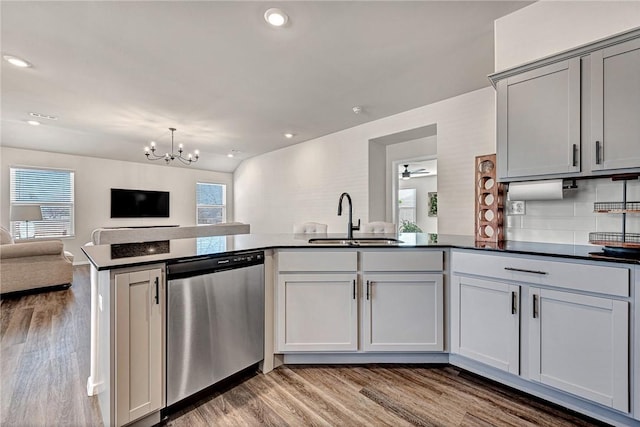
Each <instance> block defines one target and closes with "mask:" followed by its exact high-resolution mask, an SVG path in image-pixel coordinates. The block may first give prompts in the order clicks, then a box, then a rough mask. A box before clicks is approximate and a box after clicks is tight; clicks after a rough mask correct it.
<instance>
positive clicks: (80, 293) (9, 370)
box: [0, 266, 597, 427]
mask: <svg viewBox="0 0 640 427" xmlns="http://www.w3.org/2000/svg"><path fill="white" fill-rule="evenodd" d="M89 286H90V285H89V268H88V267H87V266H81V267H76V268H75V269H74V282H73V286H72V287H71V288H69V289H68V290H64V291H53V292H47V293H43V294H36V295H29V296H23V297H20V298H8V299H2V301H1V303H0V425H2V426H94V425H96V426H97V425H101V422H100V416H99V409H98V403H97V399H96V398H95V397H87V395H86V380H87V376H88V373H89V333H90V330H89V316H90V307H89V300H90V287H89ZM167 425H169V426H172V427H178V426H211V425H216V426H259V425H271V426H296V427H297V426H315V425H318V426H379V425H389V426H408V425H416V426H534V425H540V426H554V427H555V426H592V425H597V424H596V423H595V422H593V421H589V420H587V419H586V418H583V417H580V416H577V415H575V414H572V413H570V412H569V411H566V410H564V409H562V408H559V407H556V406H553V405H549V404H547V403H545V402H542V401H539V400H537V399H533V398H531V397H529V396H527V395H524V394H522V393H519V392H517V391H514V390H512V389H509V388H507V387H503V386H501V385H499V384H496V383H493V382H491V381H488V380H485V379H483V378H480V377H477V376H475V375H472V374H469V373H467V372H465V371H461V370H459V369H457V368H454V367H451V366H437V367H428V366H416V365H369V366H290V367H280V368H278V369H276V370H275V371H273V372H272V373H269V374H268V375H262V374H258V375H255V376H251V377H249V378H247V379H246V381H244V382H242V383H241V384H239V385H237V386H235V387H233V388H230V389H228V390H221V391H220V392H217V393H215V394H213V395H212V396H210V397H208V398H206V399H204V400H202V401H200V402H198V404H197V406H190V407H187V408H185V409H184V410H183V411H181V412H178V413H175V414H173V415H172V416H170V418H169V420H168V421H167Z"/></svg>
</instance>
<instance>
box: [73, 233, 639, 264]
mask: <svg viewBox="0 0 640 427" xmlns="http://www.w3.org/2000/svg"><path fill="white" fill-rule="evenodd" d="M313 237H318V236H315V235H296V234H239V235H232V236H210V237H201V238H188V239H175V240H170V241H161V242H137V248H138V249H139V248H140V247H143V248H150V247H153V245H152V244H153V243H163V244H164V246H162V247H165V246H168V247H170V250H168V252H165V253H155V254H146V253H145V255H141V256H140V255H133V256H123V257H120V258H113V257H112V254H113V250H114V248H118V249H120V248H123V247H124V248H126V247H127V245H133V246H136V243H133V244H122V245H95V246H84V247H82V251H83V252H84V253H85V254H86V255H87V258H88V259H89V262H90V263H91V264H93V266H94V267H96V269H97V270H99V271H100V270H110V269H115V268H125V267H137V266H143V265H150V264H158V263H165V262H169V261H171V262H179V261H186V260H193V259H202V258H211V257H216V256H222V255H233V254H237V253H242V252H249V251H263V250H270V249H300V248H308V249H331V250H335V249H350V250H353V249H358V250H366V249H381V248H384V249H392V250H402V249H412V248H433V249H437V248H442V249H448V248H454V249H468V250H475V251H487V252H498V253H505V254H522V255H534V256H548V257H555V258H569V259H581V260H588V261H592V262H598V263H602V262H605V263H616V264H620V263H621V264H632V265H633V264H635V265H639V264H640V259H618V258H609V257H607V258H598V257H593V256H592V255H590V253H594V252H595V253H597V252H601V250H602V248H601V247H600V246H589V245H570V244H555V243H539V242H519V241H505V242H500V243H488V242H476V241H475V239H474V237H473V236H461V235H433V234H428V233H403V234H400V235H398V236H395V235H394V236H385V235H375V236H372V235H364V234H361V235H357V236H355V237H356V238H358V237H397V238H399V239H400V240H401V241H402V242H403V243H400V244H398V245H366V246H345V245H339V244H338V245H329V244H322V245H316V244H310V243H308V239H310V238H313ZM322 237H329V238H335V239H344V236H343V235H341V234H329V235H322ZM167 242H168V245H167Z"/></svg>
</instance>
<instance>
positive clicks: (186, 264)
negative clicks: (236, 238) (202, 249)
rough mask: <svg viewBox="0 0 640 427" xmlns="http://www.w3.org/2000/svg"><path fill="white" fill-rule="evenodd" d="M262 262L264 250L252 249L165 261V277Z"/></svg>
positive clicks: (170, 277) (240, 266)
mask: <svg viewBox="0 0 640 427" xmlns="http://www.w3.org/2000/svg"><path fill="white" fill-rule="evenodd" d="M258 264H264V252H262V251H254V252H245V253H239V254H233V255H224V256H219V257H207V258H198V259H187V260H180V261H174V262H170V263H167V279H168V280H171V279H178V278H182V277H187V276H194V275H199V274H207V273H215V272H216V271H221V270H231V269H236V268H242V267H248V266H251V265H258Z"/></svg>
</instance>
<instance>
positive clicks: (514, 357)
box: [451, 275, 520, 375]
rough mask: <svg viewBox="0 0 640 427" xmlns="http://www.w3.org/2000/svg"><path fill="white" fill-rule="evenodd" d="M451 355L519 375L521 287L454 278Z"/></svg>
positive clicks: (469, 278) (466, 278)
mask: <svg viewBox="0 0 640 427" xmlns="http://www.w3.org/2000/svg"><path fill="white" fill-rule="evenodd" d="M451 300H452V306H451V341H452V342H451V351H452V352H453V353H458V354H461V355H463V356H466V357H468V358H470V359H473V360H477V361H478V362H482V363H485V364H487V365H489V366H493V367H495V368H498V369H501V370H503V371H506V372H510V373H512V374H516V375H518V374H519V373H520V313H519V311H520V286H517V285H510V284H506V283H501V282H497V281H492V280H484V279H477V278H471V277H464V276H458V275H454V276H453V278H452V283H451Z"/></svg>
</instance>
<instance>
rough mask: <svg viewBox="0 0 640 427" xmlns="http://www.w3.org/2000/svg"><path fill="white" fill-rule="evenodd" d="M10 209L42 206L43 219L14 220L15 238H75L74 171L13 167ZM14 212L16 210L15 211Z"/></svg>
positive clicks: (11, 169) (13, 232) (12, 231)
mask: <svg viewBox="0 0 640 427" xmlns="http://www.w3.org/2000/svg"><path fill="white" fill-rule="evenodd" d="M10 193H11V194H10V203H11V208H12V209H15V208H14V207H18V206H34V205H35V206H40V211H41V212H42V220H35V221H23V220H15V221H11V234H12V235H13V237H14V238H16V239H25V238H42V237H72V236H73V235H74V223H73V219H74V218H73V217H74V215H73V214H74V209H73V208H74V205H73V201H74V197H73V194H74V172H73V171H69V170H57V169H35V168H10ZM14 212H15V210H14Z"/></svg>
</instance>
